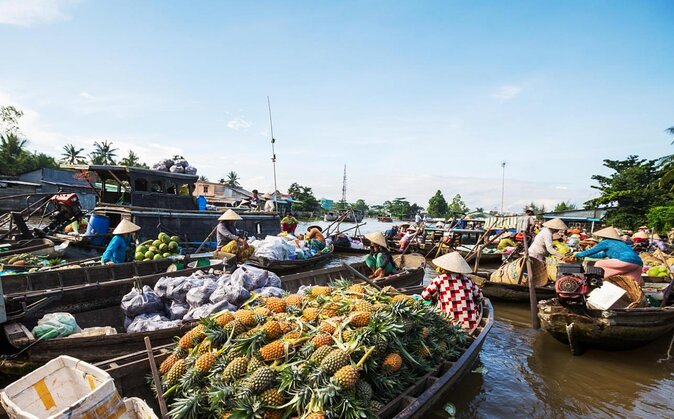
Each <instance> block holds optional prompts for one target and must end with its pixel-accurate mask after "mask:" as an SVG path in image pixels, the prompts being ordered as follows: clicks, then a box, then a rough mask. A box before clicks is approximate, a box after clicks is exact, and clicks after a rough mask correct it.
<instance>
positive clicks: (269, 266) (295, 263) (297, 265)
mask: <svg viewBox="0 0 674 419" xmlns="http://www.w3.org/2000/svg"><path fill="white" fill-rule="evenodd" d="M332 256H333V254H332V252H329V253H321V254H319V255H316V256H313V257H310V258H308V259H295V260H270V259H267V258H262V257H257V256H251V257H250V258H248V260H247V261H246V264H248V265H253V266H257V267H258V268H262V269H266V270H268V271H272V272H274V273H276V274H279V275H284V274H289V273H293V272H299V271H303V270H307V269H311V268H314V267H316V266H320V265H323V264H326V263H328V262H329V261H330V259H332Z"/></svg>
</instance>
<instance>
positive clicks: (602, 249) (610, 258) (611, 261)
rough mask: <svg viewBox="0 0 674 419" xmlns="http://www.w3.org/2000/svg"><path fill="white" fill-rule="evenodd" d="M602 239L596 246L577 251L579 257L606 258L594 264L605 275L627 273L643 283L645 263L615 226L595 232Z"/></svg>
mask: <svg viewBox="0 0 674 419" xmlns="http://www.w3.org/2000/svg"><path fill="white" fill-rule="evenodd" d="M593 234H594V235H595V236H596V237H599V238H601V239H602V240H601V241H600V242H599V244H597V245H596V246H594V247H592V248H590V249H588V250H585V251H583V252H578V253H575V254H574V256H575V257H577V258H584V257H588V256H591V257H593V258H600V259H601V258H605V259H604V260H600V261H598V262H597V263H595V264H594V266H596V267H598V268H602V269H603V270H604V277H605V278H607V277H609V276H614V275H626V276H629V277H630V278H632V279H634V280H635V281H636V282H637V283H639V284H642V283H643V280H642V279H641V268H642V267H643V265H644V263H643V262H642V261H641V258H640V257H639V255H638V254H637V253H636V252H635V251H634V249H632V247H630V245H628V244H627V243H625V242H624V241H622V239H621V237H620V234H618V231H617V230H616V229H615V228H613V227H606V228H603V229H601V230H599V231H595V232H594V233H593Z"/></svg>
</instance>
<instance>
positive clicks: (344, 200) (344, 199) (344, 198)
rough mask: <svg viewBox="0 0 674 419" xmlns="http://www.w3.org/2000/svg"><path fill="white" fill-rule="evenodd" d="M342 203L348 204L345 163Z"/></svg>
mask: <svg viewBox="0 0 674 419" xmlns="http://www.w3.org/2000/svg"><path fill="white" fill-rule="evenodd" d="M342 202H346V163H344V178H343V179H342Z"/></svg>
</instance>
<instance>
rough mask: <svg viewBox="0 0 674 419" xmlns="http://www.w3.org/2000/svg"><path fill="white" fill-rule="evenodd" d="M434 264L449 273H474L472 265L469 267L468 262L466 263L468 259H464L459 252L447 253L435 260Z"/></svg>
mask: <svg viewBox="0 0 674 419" xmlns="http://www.w3.org/2000/svg"><path fill="white" fill-rule="evenodd" d="M433 264H434V265H435V266H439V267H441V268H442V269H444V270H446V271H449V272H454V273H459V274H468V273H471V272H473V270H472V269H471V268H470V265H468V262H466V259H464V258H463V256H461V254H460V253H459V252H452V253H447V254H445V255H442V256H440V257H439V258H435V259H433Z"/></svg>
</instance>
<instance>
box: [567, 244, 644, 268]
mask: <svg viewBox="0 0 674 419" xmlns="http://www.w3.org/2000/svg"><path fill="white" fill-rule="evenodd" d="M576 256H578V257H582V258H583V257H588V256H592V257H593V258H597V259H602V258H608V259H618V260H620V261H623V262H626V263H633V264H635V265H639V266H643V265H644V263H643V262H642V261H641V258H640V257H639V255H637V253H636V252H635V251H634V250H633V249H632V248H631V247H630V246H629V245H628V244H626V243H624V242H623V241H622V240H614V239H604V240H602V241H601V242H600V243H599V244H598V245H596V246H594V247H592V248H590V249H588V250H586V251H584V252H579V253H577V254H576Z"/></svg>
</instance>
